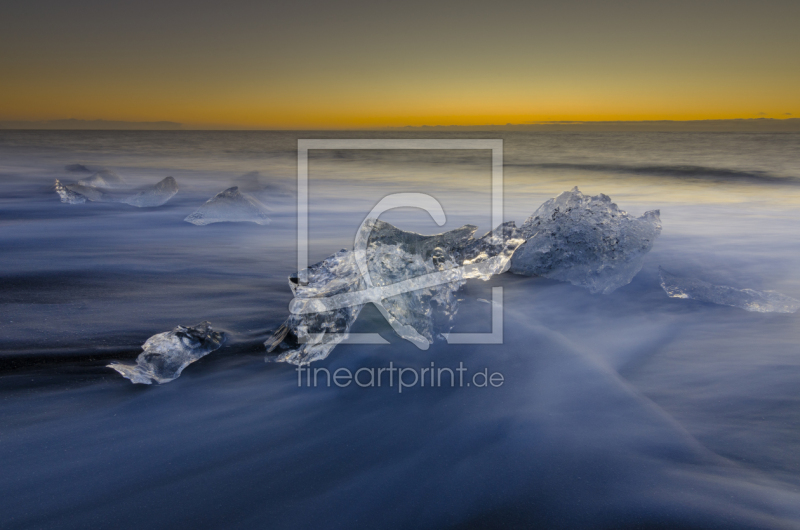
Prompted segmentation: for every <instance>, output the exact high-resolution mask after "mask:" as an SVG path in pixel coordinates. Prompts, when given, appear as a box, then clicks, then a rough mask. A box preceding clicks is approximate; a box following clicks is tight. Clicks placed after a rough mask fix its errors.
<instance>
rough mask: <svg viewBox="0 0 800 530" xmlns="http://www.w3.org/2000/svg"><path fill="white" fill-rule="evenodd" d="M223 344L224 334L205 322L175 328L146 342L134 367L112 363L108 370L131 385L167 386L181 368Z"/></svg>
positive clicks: (178, 374) (175, 377) (132, 365)
mask: <svg viewBox="0 0 800 530" xmlns="http://www.w3.org/2000/svg"><path fill="white" fill-rule="evenodd" d="M224 342H225V335H224V334H223V333H219V332H216V331H214V330H213V329H211V324H210V323H208V322H201V323H200V324H197V325H196V326H178V327H176V328H175V329H173V330H172V331H167V332H165V333H159V334H158V335H153V336H152V337H150V338H149V339H147V342H145V343H144V345H143V346H142V349H143V350H144V351H143V352H142V353H140V354H139V357H137V358H136V364H125V363H119V362H113V363H111V364H109V365H108V368H113V369H114V370H116V371H117V372H119V373H120V374H122V376H123V377H125V378H127V379H130V380H131V382H132V383H139V384H143V385H150V384H153V383H159V384H161V383H169V382H170V381H174V380H175V379H177V378H178V377H180V375H181V372H183V369H184V368H186V367H187V366H189V365H190V364H192V363H193V362H195V361H197V360H198V359H201V358H202V357H205V356H206V355H208V354H209V353H211V352H213V351H214V350H217V349H219V348H220V346H222V344H223V343H224Z"/></svg>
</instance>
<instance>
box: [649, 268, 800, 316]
mask: <svg viewBox="0 0 800 530" xmlns="http://www.w3.org/2000/svg"><path fill="white" fill-rule="evenodd" d="M658 270H659V273H660V274H661V287H662V288H663V289H664V291H665V292H666V293H667V295H668V296H669V297H671V298H689V299H692V300H700V301H701V302H711V303H712V304H719V305H729V306H733V307H739V308H741V309H745V310H747V311H756V312H758V313H794V312H795V311H797V310H798V308H800V301H798V300H795V299H794V298H791V297H788V296H786V295H783V294H780V293H776V292H775V291H755V290H753V289H736V288H734V287H728V286H725V285H715V284H713V283H708V282H705V281H703V280H698V279H697V278H682V277H680V276H675V275H674V274H670V273H668V272H667V271H665V270H664V269H662V268H661V267H659V269H658Z"/></svg>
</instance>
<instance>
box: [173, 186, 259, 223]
mask: <svg viewBox="0 0 800 530" xmlns="http://www.w3.org/2000/svg"><path fill="white" fill-rule="evenodd" d="M268 213H269V210H268V208H267V207H266V206H264V205H263V204H262V203H261V202H260V201H259V200H258V199H256V198H255V197H253V196H251V195H249V194H247V193H242V192H241V191H239V187H238V186H234V187H232V188H228V189H227V190H225V191H221V192H220V193H218V194H216V195H215V196H214V197H212V198H211V199H209V200H208V201H207V202H206V203H205V204H203V205H202V206H201V207H200V208H198V209H197V210H196V211H195V212H194V213H192V214H190V215H188V216H187V217H186V219H184V221H186V222H187V223H192V224H195V225H208V224H212V223H244V222H249V223H256V224H260V225H266V224H269V223H270V219H269V217H268Z"/></svg>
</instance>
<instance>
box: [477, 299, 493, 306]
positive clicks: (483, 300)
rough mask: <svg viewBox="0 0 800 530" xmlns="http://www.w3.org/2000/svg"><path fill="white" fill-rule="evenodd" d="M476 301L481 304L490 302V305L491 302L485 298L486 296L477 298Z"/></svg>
mask: <svg viewBox="0 0 800 530" xmlns="http://www.w3.org/2000/svg"><path fill="white" fill-rule="evenodd" d="M478 302H481V303H482V304H490V305H491V303H492V302H491V300H487V299H486V298H478Z"/></svg>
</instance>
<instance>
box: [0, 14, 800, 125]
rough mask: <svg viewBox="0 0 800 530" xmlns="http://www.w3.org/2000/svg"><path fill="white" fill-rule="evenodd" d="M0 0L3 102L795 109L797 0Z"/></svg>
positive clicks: (259, 121) (220, 109) (422, 110)
mask: <svg viewBox="0 0 800 530" xmlns="http://www.w3.org/2000/svg"><path fill="white" fill-rule="evenodd" d="M2 13H3V14H2V16H1V17H0V46H1V47H2V54H0V71H1V72H2V76H1V77H0V120H53V119H64V118H78V119H106V120H131V121H157V120H170V121H176V122H181V123H184V124H187V125H189V126H195V127H198V126H204V125H209V126H222V127H244V128H336V127H381V126H404V125H423V124H427V125H451V124H454V125H465V124H501V123H507V122H511V123H526V122H537V121H551V120H649V119H674V120H685V119H722V118H757V117H761V116H764V117H770V118H787V117H800V51H799V50H800V30H799V29H798V28H799V27H800V2H798V1H797V0H791V1H759V2H754V1H736V0H725V1H698V0H695V1H685V2H684V1H664V2H650V1H642V0H639V1H631V2H619V1H616V2H600V1H593V0H592V1H588V0H586V1H559V2H556V1H552V2H536V1H521V2H498V3H491V2H485V1H484V2H469V1H466V2H436V1H416V0H414V1H406V2H326V1H317V2H287V1H284V2H265V1H233V2H224V3H223V2H209V1H204V0H191V1H190V0H159V1H151V0H143V1H138V2H124V3H123V2H111V1H108V0H104V1H100V0H73V1H69V2H64V1H63V0H32V1H27V2H21V1H18V0H12V2H11V3H10V4H9V3H6V4H5V6H4V8H3V10H2Z"/></svg>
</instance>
